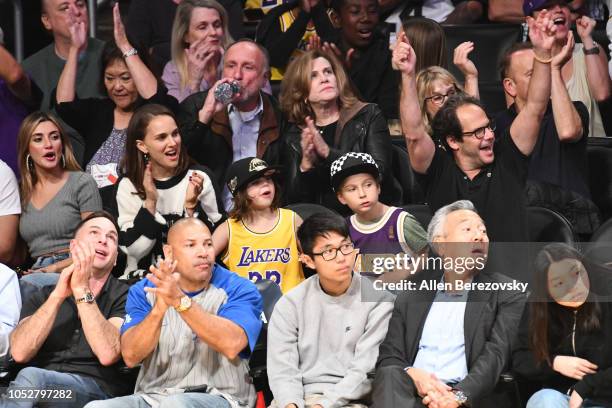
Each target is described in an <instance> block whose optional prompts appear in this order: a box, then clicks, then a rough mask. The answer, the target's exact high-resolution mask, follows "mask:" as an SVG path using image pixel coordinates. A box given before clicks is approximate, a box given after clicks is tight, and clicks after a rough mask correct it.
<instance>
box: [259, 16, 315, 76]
mask: <svg viewBox="0 0 612 408" xmlns="http://www.w3.org/2000/svg"><path fill="white" fill-rule="evenodd" d="M298 13H299V9H298V8H295V9H293V10H289V11H287V12H285V13H283V14H282V15H281V16H280V18H279V20H280V27H281V31H282V32H283V33H284V32H285V31H287V30H288V29H289V27H291V24H293V22H294V21H295V19H296V18H297V15H298ZM316 33H317V32H316V30H315V26H314V23H313V22H312V20H310V21H309V22H308V25H307V26H306V31H305V32H304V35H303V36H302V39H301V40H300V42H299V44H298V46H297V47H296V48H295V50H294V51H293V53H292V54H291V58H290V59H289V61H291V60H293V59H294V58H297V57H298V56H300V55H301V54H302V53H303V52H304V51H306V46H307V45H308V40H309V39H310V37H312V36H313V35H314V34H316ZM287 65H289V64H287ZM285 68H286V67H282V68H278V67H271V68H270V80H272V81H280V80H281V79H283V75H284V74H285Z"/></svg>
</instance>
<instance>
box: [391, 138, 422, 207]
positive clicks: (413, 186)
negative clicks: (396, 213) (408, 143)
mask: <svg viewBox="0 0 612 408" xmlns="http://www.w3.org/2000/svg"><path fill="white" fill-rule="evenodd" d="M392 146H393V161H392V162H393V177H394V178H395V179H396V180H397V181H398V182H399V184H400V186H401V188H402V199H401V202H402V204H420V203H424V202H425V194H424V193H423V189H421V186H420V185H419V183H417V181H416V177H415V175H414V171H413V170H412V167H410V156H409V155H408V152H407V151H406V150H404V149H402V148H401V147H400V146H398V145H396V144H393V145H392Z"/></svg>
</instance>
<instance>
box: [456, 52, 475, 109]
mask: <svg viewBox="0 0 612 408" xmlns="http://www.w3.org/2000/svg"><path fill="white" fill-rule="evenodd" d="M472 51H474V43H473V42H472V41H466V42H462V43H461V44H459V45H458V46H457V48H455V52H454V56H453V64H455V65H456V66H457V68H459V70H460V71H461V73H462V74H463V77H464V80H465V82H464V83H463V89H464V90H465V93H466V94H468V95H470V96H473V97H474V98H477V99H480V92H479V90H478V69H477V68H476V65H474V62H472V61H471V60H470V59H469V58H468V55H469V54H470V52H472Z"/></svg>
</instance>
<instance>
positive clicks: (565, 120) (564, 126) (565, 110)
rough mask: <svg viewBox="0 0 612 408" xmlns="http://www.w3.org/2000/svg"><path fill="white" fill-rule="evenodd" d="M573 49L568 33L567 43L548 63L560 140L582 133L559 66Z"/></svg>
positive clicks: (570, 138)
mask: <svg viewBox="0 0 612 408" xmlns="http://www.w3.org/2000/svg"><path fill="white" fill-rule="evenodd" d="M573 49H574V33H573V32H571V31H570V32H569V33H568V39H567V44H565V46H564V47H563V48H562V49H561V51H560V52H559V53H558V54H557V55H555V56H554V58H553V60H552V62H551V64H550V76H551V89H550V94H551V99H552V108H553V109H552V110H553V118H554V120H555V127H556V129H557V134H558V136H559V140H560V141H561V142H575V141H578V140H580V139H581V138H582V136H583V135H584V126H583V124H582V119H581V118H580V115H579V114H578V111H577V110H576V107H575V106H574V104H573V103H572V100H571V99H570V96H569V93H568V92H567V88H566V87H565V82H564V81H563V78H562V76H561V68H563V66H564V65H565V63H566V62H567V61H568V60H569V59H570V58H571V56H572V51H573Z"/></svg>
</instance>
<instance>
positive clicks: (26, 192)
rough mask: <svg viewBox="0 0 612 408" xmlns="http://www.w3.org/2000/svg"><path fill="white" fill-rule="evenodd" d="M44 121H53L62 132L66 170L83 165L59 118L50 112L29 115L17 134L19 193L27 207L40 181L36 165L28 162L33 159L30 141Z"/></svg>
mask: <svg viewBox="0 0 612 408" xmlns="http://www.w3.org/2000/svg"><path fill="white" fill-rule="evenodd" d="M43 122H51V123H53V124H54V125H55V127H57V130H58V131H59V133H60V140H61V141H62V156H63V160H62V161H63V167H64V170H66V171H81V166H79V163H78V162H77V160H76V158H75V157H74V153H73V151H72V145H71V144H70V140H69V139H68V137H67V136H66V133H65V132H64V129H62V125H61V124H60V122H59V120H58V119H57V118H56V117H55V116H54V115H53V114H52V113H49V112H40V111H38V112H34V113H31V114H30V115H28V116H27V117H26V118H25V119H24V120H23V122H21V127H20V128H19V134H18V136H17V160H18V161H17V164H18V166H19V172H20V173H21V179H20V180H19V194H20V195H21V207H22V208H25V207H26V206H27V205H28V203H29V202H30V199H31V198H32V192H33V191H34V187H35V186H36V183H37V182H38V177H37V175H36V167H35V166H34V164H32V165H30V164H29V163H28V162H29V161H30V160H32V159H31V158H30V157H29V156H30V141H31V140H32V135H33V134H34V131H35V130H36V128H37V127H38V125H40V124H41V123H43Z"/></svg>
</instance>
